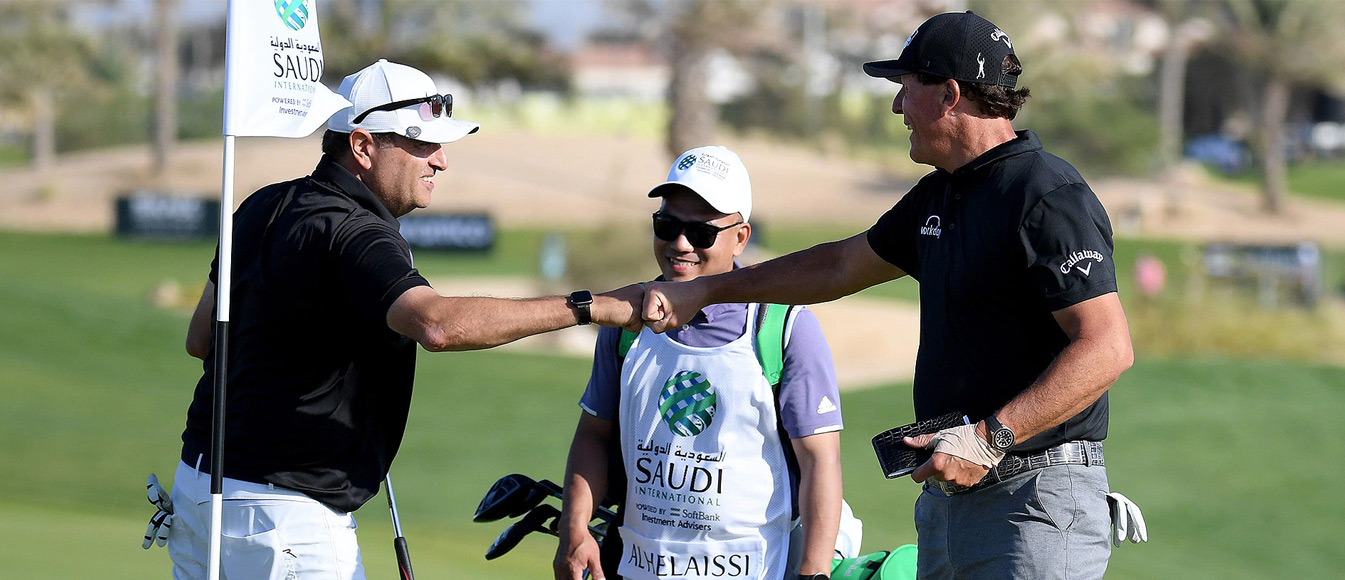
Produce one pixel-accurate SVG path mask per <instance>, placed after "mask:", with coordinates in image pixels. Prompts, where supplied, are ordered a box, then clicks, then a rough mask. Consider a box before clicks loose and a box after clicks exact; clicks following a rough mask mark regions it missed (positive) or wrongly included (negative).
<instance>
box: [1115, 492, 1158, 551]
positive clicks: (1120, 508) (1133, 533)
mask: <svg viewBox="0 0 1345 580" xmlns="http://www.w3.org/2000/svg"><path fill="white" fill-rule="evenodd" d="M1107 504H1108V505H1109V506H1111V531H1112V535H1111V541H1112V545H1114V546H1117V547H1120V545H1121V544H1123V543H1125V541H1126V540H1127V539H1128V540H1130V543H1132V544H1138V543H1140V542H1147V541H1149V530H1148V528H1145V527H1144V514H1141V513H1140V506H1138V505H1135V502H1133V501H1130V498H1128V497H1126V496H1124V495H1121V494H1120V493H1117V492H1114V491H1113V492H1111V493H1109V494H1107ZM1127 532H1128V535H1127Z"/></svg>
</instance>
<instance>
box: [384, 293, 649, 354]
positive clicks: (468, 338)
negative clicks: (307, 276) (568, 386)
mask: <svg viewBox="0 0 1345 580" xmlns="http://www.w3.org/2000/svg"><path fill="white" fill-rule="evenodd" d="M642 297H643V291H642V290H641V289H640V287H639V286H638V285H631V286H627V287H625V288H621V289H618V290H613V291H611V292H607V293H604V294H598V295H595V296H594V297H593V304H592V305H591V306H590V308H589V312H590V315H591V319H592V322H593V323H595V324H600V325H604V326H617V325H621V324H626V323H629V322H633V321H636V314H635V313H636V310H637V307H638V305H639V303H640V299H641V298H642ZM387 318H388V326H389V327H390V328H392V329H393V330H395V331H397V332H399V333H401V334H402V335H404V336H407V337H410V338H412V339H413V340H415V341H416V342H418V343H420V345H421V346H423V347H425V349H426V350H429V351H434V352H439V351H458V350H478V349H483V348H490V347H494V346H499V345H502V344H506V343H510V342H513V341H515V340H518V339H520V338H524V337H528V336H533V335H535V334H541V333H544V332H551V331H553V330H559V329H562V328H567V327H570V326H574V325H576V324H579V322H580V318H579V310H578V308H577V307H576V306H574V305H571V304H570V303H569V301H567V300H566V298H565V297H563V296H549V297H544V298H490V297H482V296H440V295H439V293H438V292H435V291H434V289H433V288H430V287H428V286H421V287H417V288H412V289H410V290H407V291H406V292H405V293H403V294H402V296H401V297H399V298H398V299H397V300H396V301H395V302H394V303H393V305H392V307H391V308H390V309H388V317H387Z"/></svg>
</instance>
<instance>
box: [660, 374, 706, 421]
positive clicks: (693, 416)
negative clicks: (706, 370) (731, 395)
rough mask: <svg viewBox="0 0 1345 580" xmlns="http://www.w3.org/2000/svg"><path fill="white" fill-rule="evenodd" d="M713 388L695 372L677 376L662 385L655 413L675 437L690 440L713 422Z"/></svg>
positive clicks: (703, 377)
mask: <svg viewBox="0 0 1345 580" xmlns="http://www.w3.org/2000/svg"><path fill="white" fill-rule="evenodd" d="M716 398H717V397H716V396H715V388H714V385H711V384H710V381H709V380H707V379H706V378H705V376H703V375H701V374H700V373H698V372H694V371H682V372H679V373H677V374H675V375H673V377H672V378H671V379H668V382H666V383H663V392H662V393H661V394H659V398H658V410H659V414H660V415H661V416H662V417H663V422H664V423H667V424H668V429H669V430H671V431H672V432H673V434H674V435H681V436H683V437H690V436H692V435H696V434H698V433H700V432H701V431H704V430H705V428H706V427H709V426H710V422H711V421H713V420H714V418H715V400H716Z"/></svg>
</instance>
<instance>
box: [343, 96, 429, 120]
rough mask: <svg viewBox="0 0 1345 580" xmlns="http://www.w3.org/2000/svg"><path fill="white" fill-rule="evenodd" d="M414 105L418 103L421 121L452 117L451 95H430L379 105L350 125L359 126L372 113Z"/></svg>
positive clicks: (356, 118)
mask: <svg viewBox="0 0 1345 580" xmlns="http://www.w3.org/2000/svg"><path fill="white" fill-rule="evenodd" d="M416 103H420V119H421V120H422V121H433V120H435V119H438V118H439V117H452V116H453V95H450V94H448V93H444V94H442V95H430V96H428V97H420V98H418V99H406V100H404V101H393V102H391V103H388V104H386V105H379V106H377V107H374V108H372V109H369V110H368V111H365V112H363V113H360V115H359V116H358V117H355V120H354V121H352V122H351V124H352V125H358V124H360V121H363V120H364V118H365V117H366V116H368V115H369V113H372V112H374V111H396V110H397V109H400V108H402V107H406V106H409V105H414V104H416Z"/></svg>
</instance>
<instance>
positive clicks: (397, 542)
mask: <svg viewBox="0 0 1345 580" xmlns="http://www.w3.org/2000/svg"><path fill="white" fill-rule="evenodd" d="M392 549H393V551H395V552H397V572H398V575H397V577H398V578H401V579H402V580H416V575H415V573H413V572H411V553H410V552H408V551H407V550H406V538H403V537H401V536H397V537H396V538H393V540H392Z"/></svg>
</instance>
